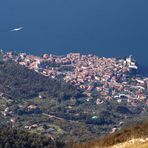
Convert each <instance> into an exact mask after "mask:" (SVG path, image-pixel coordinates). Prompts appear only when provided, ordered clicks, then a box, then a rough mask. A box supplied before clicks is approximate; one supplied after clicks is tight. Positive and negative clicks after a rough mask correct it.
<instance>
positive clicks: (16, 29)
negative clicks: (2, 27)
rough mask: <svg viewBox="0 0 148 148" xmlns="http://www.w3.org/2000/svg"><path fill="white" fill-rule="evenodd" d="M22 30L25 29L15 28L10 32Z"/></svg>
mask: <svg viewBox="0 0 148 148" xmlns="http://www.w3.org/2000/svg"><path fill="white" fill-rule="evenodd" d="M22 29H23V27H19V28H14V29H12V30H10V32H16V31H20V30H22Z"/></svg>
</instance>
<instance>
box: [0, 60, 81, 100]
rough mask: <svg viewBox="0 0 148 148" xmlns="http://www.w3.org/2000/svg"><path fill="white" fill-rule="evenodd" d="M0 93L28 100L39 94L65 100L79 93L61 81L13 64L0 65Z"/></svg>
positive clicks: (2, 63)
mask: <svg viewBox="0 0 148 148" xmlns="http://www.w3.org/2000/svg"><path fill="white" fill-rule="evenodd" d="M0 91H1V92H4V93H5V94H6V95H7V96H10V97H11V98H13V99H30V98H33V97H36V96H38V95H39V93H42V94H44V95H45V94H46V96H53V97H56V98H58V99H62V98H63V99H67V98H70V97H71V96H77V95H78V93H79V92H78V91H77V90H76V89H74V88H73V86H71V85H69V84H67V83H65V82H63V81H62V80H55V79H52V78H48V77H45V76H43V75H40V74H38V73H36V72H35V71H31V70H29V69H27V68H25V67H23V66H20V65H18V64H16V63H13V62H1V63H0Z"/></svg>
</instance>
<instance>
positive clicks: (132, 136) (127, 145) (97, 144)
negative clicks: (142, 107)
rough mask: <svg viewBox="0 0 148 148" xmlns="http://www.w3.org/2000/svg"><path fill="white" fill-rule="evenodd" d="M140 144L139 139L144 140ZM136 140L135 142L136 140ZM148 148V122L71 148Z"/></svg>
mask: <svg viewBox="0 0 148 148" xmlns="http://www.w3.org/2000/svg"><path fill="white" fill-rule="evenodd" d="M146 138H147V140H146V141H145V142H141V141H140V139H146ZM136 139H137V140H136ZM103 147H109V148H140V147H141V148H148V122H146V123H143V124H139V125H135V126H133V127H130V128H127V129H123V130H121V131H119V132H116V133H114V134H111V135H107V136H105V137H102V138H99V139H96V140H93V141H89V142H87V143H82V144H76V145H73V148H103Z"/></svg>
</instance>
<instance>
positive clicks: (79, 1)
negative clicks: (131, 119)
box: [0, 0, 148, 66]
mask: <svg viewBox="0 0 148 148" xmlns="http://www.w3.org/2000/svg"><path fill="white" fill-rule="evenodd" d="M17 27H24V28H23V30H21V31H18V32H10V30H11V29H14V28H17ZM0 48H3V49H6V50H14V51H20V52H27V53H31V54H37V55H39V54H43V53H53V54H66V53H69V52H81V53H84V54H86V53H92V54H96V55H98V56H106V57H112V56H114V57H124V56H126V55H129V54H133V55H134V57H135V58H136V59H137V60H138V62H139V63H141V64H142V65H145V66H148V58H147V56H148V1H147V0H11V1H10V0H0Z"/></svg>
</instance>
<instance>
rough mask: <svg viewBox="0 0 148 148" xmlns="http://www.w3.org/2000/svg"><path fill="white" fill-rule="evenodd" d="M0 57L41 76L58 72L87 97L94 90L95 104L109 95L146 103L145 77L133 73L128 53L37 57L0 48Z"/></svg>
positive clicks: (134, 70) (54, 75)
mask: <svg viewBox="0 0 148 148" xmlns="http://www.w3.org/2000/svg"><path fill="white" fill-rule="evenodd" d="M1 57H2V59H3V60H4V61H6V60H13V61H15V62H17V63H19V64H20V65H24V66H25V67H27V68H29V69H32V70H35V71H36V72H38V73H41V74H43V75H45V76H49V77H52V78H56V77H58V76H59V75H62V76H63V78H64V80H65V81H66V82H70V83H71V84H73V85H76V86H78V87H80V88H81V89H83V90H84V93H85V94H86V95H87V96H88V99H87V101H89V99H91V97H93V94H94V92H95V94H98V97H97V98H96V104H97V105H99V104H102V103H103V101H104V100H111V99H116V100H117V102H118V103H121V102H122V101H123V100H124V101H125V100H126V101H127V102H128V103H129V104H130V105H132V106H137V104H138V102H139V101H145V102H146V104H147V105H148V101H147V99H146V98H147V90H148V78H142V77H140V76H137V75H135V73H136V71H137V69H138V67H137V66H136V63H135V61H134V60H133V59H132V57H131V56H129V57H128V58H126V59H117V58H105V57H102V58H99V57H98V56H95V55H91V54H89V55H81V54H80V53H70V54H67V55H66V56H56V55H48V54H44V55H43V56H41V57H38V56H33V55H27V54H26V53H20V54H14V53H13V52H7V53H3V52H2V51H1ZM131 74H132V75H133V76H132V77H131V76H130V75H131Z"/></svg>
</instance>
